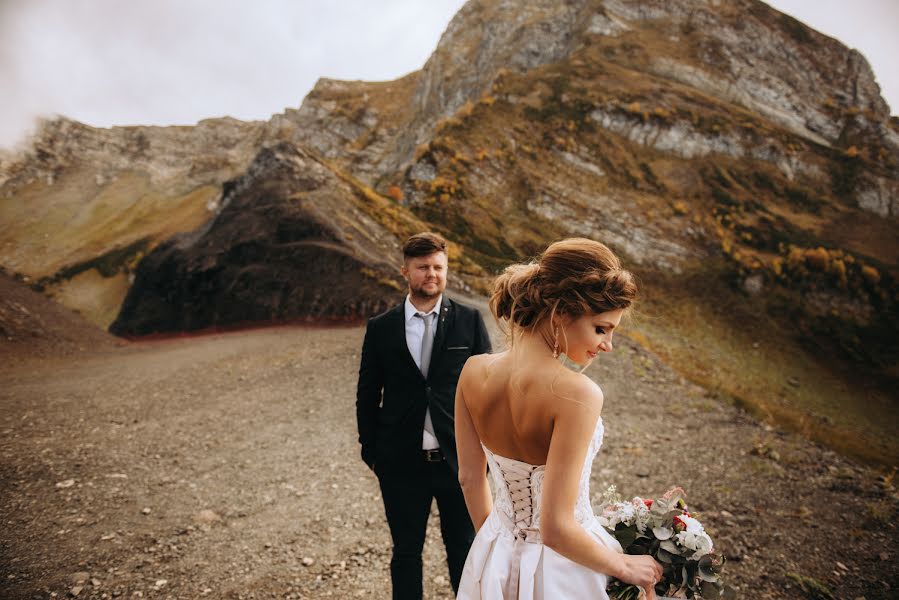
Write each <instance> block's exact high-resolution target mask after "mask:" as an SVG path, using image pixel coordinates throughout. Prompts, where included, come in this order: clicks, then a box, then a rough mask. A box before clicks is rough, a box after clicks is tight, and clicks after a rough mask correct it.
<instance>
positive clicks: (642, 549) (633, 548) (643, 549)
mask: <svg viewBox="0 0 899 600" xmlns="http://www.w3.org/2000/svg"><path fill="white" fill-rule="evenodd" d="M624 553H625V554H632V555H639V554H651V552H650V551H649V548H648V547H647V546H646V545H645V544H641V543H639V541H638V542H636V543H633V544H631V545H630V546H627V547H626V548H625V549H624Z"/></svg>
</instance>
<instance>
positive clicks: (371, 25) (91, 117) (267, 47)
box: [0, 0, 899, 148]
mask: <svg viewBox="0 0 899 600" xmlns="http://www.w3.org/2000/svg"><path fill="white" fill-rule="evenodd" d="M462 4H464V0H254V1H252V2H250V1H249V0H246V1H239V0H178V1H176V0H0V146H2V147H7V148H9V147H11V146H13V145H14V144H15V143H16V142H17V141H20V140H21V139H22V138H23V137H24V136H25V135H26V133H27V131H28V130H29V129H30V128H31V127H32V125H33V123H34V119H35V118H36V117H37V116H39V115H52V114H62V115H65V116H68V117H71V118H73V119H77V120H79V121H82V122H85V123H88V124H90V125H95V126H101V127H108V126H111V125H132V124H146V125H149V124H160V125H168V124H192V123H195V122H196V121H198V120H200V119H204V118H207V117H217V116H223V115H230V116H233V117H237V118H239V119H248V120H249V119H268V118H269V117H270V116H271V115H272V114H274V113H278V112H282V111H283V110H284V108H285V107H298V106H299V105H300V103H301V102H302V99H303V96H305V95H306V94H307V93H308V92H309V90H310V89H311V88H312V86H313V84H314V83H315V81H316V80H317V79H318V78H319V77H332V78H336V79H363V80H368V81H378V80H389V79H394V78H396V77H399V76H402V75H404V74H406V73H408V72H410V71H414V70H416V69H419V68H421V66H422V65H424V63H425V61H426V60H427V58H428V56H429V55H430V54H431V52H432V50H433V49H434V47H435V46H436V44H437V41H438V39H439V38H440V35H441V33H443V30H444V29H445V28H446V26H447V24H448V23H449V21H450V19H451V18H452V16H453V15H454V14H455V13H456V11H457V10H458V9H459V8H460V7H461V6H462ZM771 4H772V5H773V6H775V7H777V8H779V9H780V10H784V11H785V12H788V13H790V14H792V15H793V16H795V17H797V18H798V19H800V20H802V21H804V22H806V23H807V24H809V25H811V26H812V27H814V28H815V29H818V30H819V31H822V32H824V33H826V34H828V35H832V36H833V37H836V38H838V39H840V40H841V41H843V42H844V43H846V44H847V45H849V46H852V47H855V48H858V49H859V50H861V51H862V53H863V54H864V55H865V56H866V57H867V58H868V60H869V62H871V64H872V66H873V67H874V72H875V74H876V76H877V79H878V82H879V83H880V86H881V89H882V90H883V95H884V98H885V99H886V100H887V102H888V103H889V104H890V107H891V108H892V112H893V113H894V114H896V112H897V107H899V72H897V71H899V69H897V68H896V66H895V65H896V60H895V57H897V56H899V35H897V34H899V0H853V1H852V2H847V1H846V0H815V1H814V2H812V1H810V0H776V1H775V2H772V3H771Z"/></svg>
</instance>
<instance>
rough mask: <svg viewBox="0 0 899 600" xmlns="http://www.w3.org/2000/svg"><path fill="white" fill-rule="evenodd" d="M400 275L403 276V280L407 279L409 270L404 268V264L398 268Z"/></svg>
mask: <svg viewBox="0 0 899 600" xmlns="http://www.w3.org/2000/svg"><path fill="white" fill-rule="evenodd" d="M400 273H401V274H402V275H403V278H404V279H408V278H409V269H407V268H406V263H403V266H402V267H400Z"/></svg>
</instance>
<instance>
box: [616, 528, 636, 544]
mask: <svg viewBox="0 0 899 600" xmlns="http://www.w3.org/2000/svg"><path fill="white" fill-rule="evenodd" d="M637 534H638V532H637V526H636V525H625V524H624V523H618V525H616V526H615V539H616V540H618V543H619V544H621V546H622V547H625V548H626V547H627V546H630V545H631V544H633V543H634V540H636V539H637Z"/></svg>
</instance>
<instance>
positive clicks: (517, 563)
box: [457, 417, 622, 600]
mask: <svg viewBox="0 0 899 600" xmlns="http://www.w3.org/2000/svg"><path fill="white" fill-rule="evenodd" d="M603 431H604V427H603V423H602V417H600V418H599V419H598V420H597V422H596V429H595V430H594V431H593V438H592V440H591V441H590V447H589V449H588V450H587V456H586V459H585V461H584V467H583V470H582V471H581V479H580V490H579V492H578V499H577V503H576V504H575V508H574V517H575V519H576V520H577V522H578V523H580V525H581V527H583V528H584V529H585V530H587V531H588V532H590V533H591V534H593V536H594V537H595V538H596V541H597V542H599V543H600V544H603V545H604V546H606V547H608V548H611V549H613V550H615V551H617V552H621V551H622V549H621V545H620V544H619V543H618V541H617V540H615V538H614V537H613V536H612V535H611V534H610V533H609V532H607V531H606V530H605V529H603V527H602V526H601V525H600V524H599V522H598V521H597V519H596V517H595V516H594V514H593V507H592V506H591V505H590V471H591V468H592V466H593V459H594V458H595V457H596V454H597V453H598V452H599V448H600V446H602V437H603ZM481 446H482V447H483V448H484V453H485V454H486V455H487V463H488V465H489V466H490V473H491V474H492V476H493V482H494V484H495V486H494V487H495V490H496V494H495V498H494V501H493V510H492V511H491V512H490V515H489V516H488V517H487V520H486V521H484V524H483V525H482V526H481V529H480V530H479V531H478V534H477V536H476V537H475V540H474V543H473V544H472V546H471V550H470V551H469V552H468V559H467V560H466V561H465V568H464V569H463V571H462V581H461V583H460V584H459V593H458V595H457V600H513V599H521V600H560V599H567V600H578V599H580V598H583V599H584V600H586V599H588V598H589V599H590V600H608V595H607V594H606V585H607V583H608V576H607V575H605V574H603V573H599V572H597V571H593V570H592V569H588V568H587V567H585V566H582V565H580V564H578V563H576V562H574V561H572V560H569V559H567V558H565V557H564V556H562V555H561V554H559V553H557V552H555V551H554V550H552V549H551V548H548V547H546V546H544V545H543V543H542V541H541V539H540V502H541V494H542V491H543V490H542V488H543V476H544V474H545V469H546V466H545V465H531V464H528V463H525V462H521V461H518V460H514V459H511V458H505V457H503V456H499V455H497V454H494V453H493V452H491V451H490V450H489V449H488V448H487V447H486V446H484V445H483V444H481Z"/></svg>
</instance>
